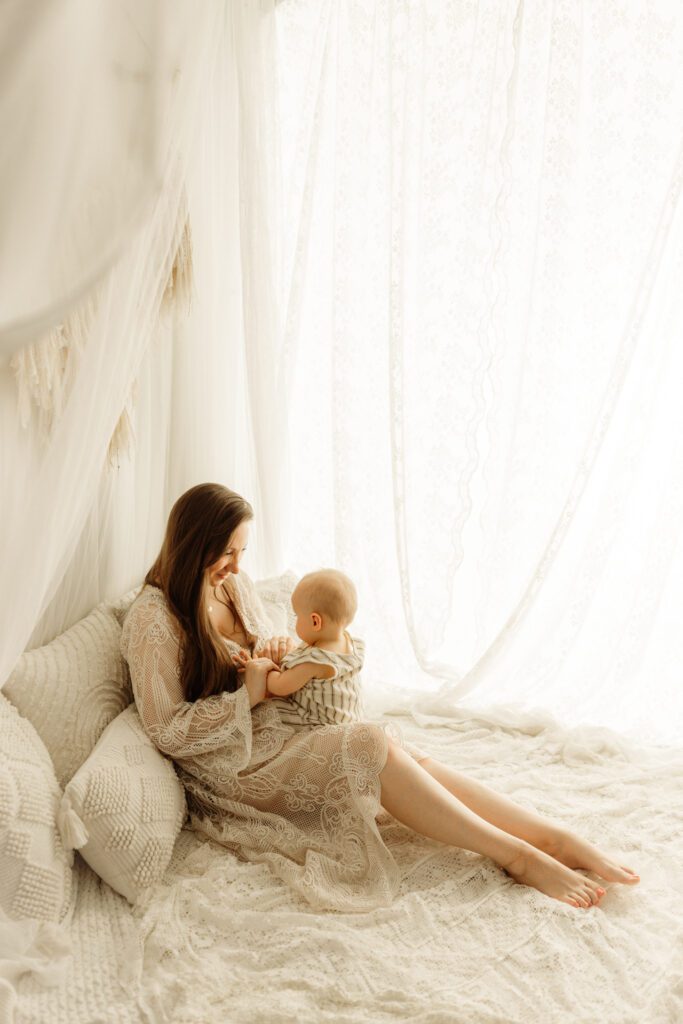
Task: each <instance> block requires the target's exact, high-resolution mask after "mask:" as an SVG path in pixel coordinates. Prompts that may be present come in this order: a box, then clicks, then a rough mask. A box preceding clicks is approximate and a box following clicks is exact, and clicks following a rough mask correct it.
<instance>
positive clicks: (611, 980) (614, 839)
mask: <svg viewBox="0 0 683 1024" xmlns="http://www.w3.org/2000/svg"><path fill="white" fill-rule="evenodd" d="M391 720H392V721H395V722H397V723H398V724H400V726H401V728H402V730H403V732H404V735H405V737H406V738H407V739H408V740H411V741H412V742H414V743H416V744H417V745H418V746H420V747H422V748H423V749H425V750H428V751H429V752H430V753H432V754H433V755H434V756H435V757H438V758H440V759H441V760H443V761H444V762H447V763H450V764H452V765H454V766H455V767H457V768H459V769H462V770H464V771H466V772H469V773H470V774H471V775H472V776H473V777H476V778H478V779H480V780H482V781H484V782H486V783H488V784H490V785H491V786H492V787H493V788H495V789H498V790H499V791H502V792H505V793H508V794H509V795H511V796H513V797H514V798H515V799H516V800H517V801H518V802H520V803H523V804H525V805H527V806H529V807H534V808H535V809H537V810H538V811H540V812H542V813H546V814H548V815H551V816H553V817H554V818H556V819H557V820H559V821H562V822H564V823H566V824H568V825H570V826H571V827H573V828H575V829H577V830H578V831H580V832H581V833H582V834H583V835H585V836H586V837H587V838H589V839H591V840H592V841H593V842H596V843H597V844H598V845H601V846H603V847H604V848H606V849H607V850H613V851H617V850H618V851H621V852H622V853H623V861H624V863H626V864H629V865H630V866H632V867H634V868H635V870H637V871H639V873H640V875H641V879H642V881H641V883H640V885H639V886H638V887H636V888H630V889H627V888H626V887H624V886H616V885H613V886H609V885H608V886H607V888H608V893H607V895H606V896H605V898H604V900H603V902H602V905H601V906H600V907H599V908H594V909H592V910H590V911H582V910H575V909H573V908H571V907H568V906H565V905H563V904H561V903H559V902H556V901H553V900H550V899H548V898H546V897H544V896H542V895H540V894H539V893H537V892H535V891H533V890H531V889H528V888H526V887H522V886H517V885H515V883H514V882H512V880H511V879H509V878H508V877H507V876H505V875H504V874H503V873H502V872H501V871H500V870H498V869H497V868H496V867H495V865H494V864H493V863H492V862H491V861H489V860H485V859H483V858H481V857H478V856H476V855H474V854H470V853H468V852H464V851H458V850H452V849H449V848H448V847H445V846H442V845H440V844H438V843H432V842H429V841H426V840H423V839H419V838H417V837H414V836H413V835H412V834H411V833H410V832H409V831H408V830H406V829H404V828H403V827H402V826H400V825H399V824H398V823H396V822H395V821H393V819H390V818H389V817H388V816H387V817H386V819H385V820H384V824H382V825H381V827H382V829H383V832H384V835H385V836H386V838H387V841H388V842H390V843H391V845H392V852H393V853H394V856H395V857H396V859H397V861H398V863H399V864H400V866H401V869H402V875H403V883H402V888H401V892H400V895H399V897H398V898H397V899H396V901H395V903H394V904H393V905H392V906H391V907H387V908H383V909H381V910H376V911H373V912H370V913H366V914H339V913H333V912H327V913H320V912H315V911H313V910H311V909H310V908H309V907H308V906H307V905H306V904H305V903H304V902H303V901H302V900H300V899H299V898H298V897H297V896H295V895H293V894H292V893H290V891H289V890H288V889H287V888H286V886H285V885H284V884H283V883H282V882H280V881H279V880H278V879H276V878H274V877H272V876H271V875H270V873H269V872H268V869H267V868H266V867H265V866H263V865H251V864H245V863H241V862H238V861H237V860H236V859H235V858H234V857H233V856H232V855H231V854H229V853H227V851H225V850H224V849H222V848H221V847H219V846H217V845H216V844H214V843H212V842H210V841H203V840H202V839H201V838H200V837H199V836H197V835H195V834H194V833H192V832H190V831H187V830H183V832H182V833H181V835H180V837H179V840H178V842H177V845H176V849H175V852H174V856H173V860H172V862H171V865H170V867H169V870H168V872H167V875H166V878H165V880H164V883H163V884H162V885H160V886H159V887H158V888H157V889H156V890H155V892H154V893H153V894H152V896H151V897H150V898H149V899H148V900H147V901H146V904H145V905H143V906H139V907H137V908H135V909H134V910H133V909H131V908H130V907H129V905H128V904H127V903H126V901H125V900H124V899H123V898H122V897H120V896H118V895H117V894H115V893H114V892H113V891H112V890H111V889H110V888H109V887H108V886H106V885H105V884H104V883H101V882H100V881H99V879H98V878H97V877H96V876H95V875H94V874H93V873H92V872H91V871H90V869H89V868H88V867H87V866H86V865H85V864H84V863H83V862H82V861H81V860H80V858H77V859H76V868H75V876H76V892H77V898H76V901H75V907H74V912H73V916H72V918H71V921H70V922H69V925H68V933H69V938H70V941H71V948H72V955H71V957H70V959H69V961H68V972H67V974H66V977H64V978H63V979H62V980H61V982H60V983H59V984H58V985H57V986H51V987H42V986H41V985H40V984H39V983H38V981H37V980H36V979H35V978H34V977H33V976H31V975H27V976H26V977H25V978H24V979H23V980H22V982H21V983H20V986H19V993H20V1000H19V1004H18V1006H17V1009H16V1014H15V1021H16V1022H17V1024H38V1022H46V1024H86V1022H87V1024H100V1022H101V1024H104V1022H107V1024H109V1022H111V1024H114V1022H116V1024H126V1022H136V1024H137V1022H138V1021H153V1022H155V1024H156V1022H161V1021H169V1022H173V1024H186V1022H187V1024H190V1022H191V1024H209V1022H214V1021H216V1022H229V1024H256V1022H263V1024H279V1022H307V1021H311V1022H316V1024H317V1022H330V1024H332V1022H334V1024H346V1022H348V1024H366V1022H367V1024H382V1022H385V1021H411V1022H416V1024H446V1022H453V1024H455V1022H458V1024H460V1022H463V1024H465V1022H467V1024H470V1022H471V1024H494V1022H495V1024H503V1022H505V1024H516V1022H520V1024H522V1022H523V1024H535V1022H538V1024H554V1022H570V1021H571V1022H572V1024H578V1022H586V1024H587V1022H595V1024H628V1022H631V1021H632V1022H634V1024H635V1022H638V1024H650V1022H652V1024H674V1022H680V1021H681V1020H683V912H682V911H681V906H683V750H678V749H675V750H674V749H666V748H655V747H648V748H645V747H637V746H635V745H633V744H631V743H630V742H629V741H626V740H623V739H621V738H619V737H618V736H616V735H615V734H613V733H610V732H608V731H606V730H599V729H574V730H570V731H567V730H562V729H561V728H559V727H558V726H557V725H556V724H555V723H553V722H552V720H551V719H549V718H545V717H543V716H529V715H525V716H522V715H515V714H511V713H508V712H505V713H498V712H496V711H491V712H487V713H485V714H479V713H477V712H474V711H467V710H465V709H460V710H458V711H457V712H454V713H452V714H450V715H449V717H437V716H435V715H414V716H408V715H400V716H392V719H391Z"/></svg>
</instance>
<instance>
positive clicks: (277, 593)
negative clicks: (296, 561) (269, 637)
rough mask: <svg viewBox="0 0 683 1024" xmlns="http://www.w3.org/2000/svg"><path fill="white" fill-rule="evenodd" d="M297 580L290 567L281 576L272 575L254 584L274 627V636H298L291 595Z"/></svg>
mask: <svg viewBox="0 0 683 1024" xmlns="http://www.w3.org/2000/svg"><path fill="white" fill-rule="evenodd" d="M297 582H298V580H297V577H296V576H295V574H294V573H293V572H292V571H291V569H290V570H288V571H287V572H285V573H283V574H282V575H281V576H270V577H268V579H266V580H257V581H256V583H255V584H254V586H255V587H256V593H257V594H258V596H259V597H260V598H261V602H262V603H263V607H264V608H265V610H266V614H267V615H268V618H269V620H270V623H271V625H272V627H273V635H274V636H282V635H285V634H289V635H290V636H296V633H295V628H294V627H295V624H296V615H295V614H294V609H293V608H292V601H291V597H292V591H293V590H294V587H295V586H296V584H297Z"/></svg>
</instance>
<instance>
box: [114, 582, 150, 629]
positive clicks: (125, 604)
mask: <svg viewBox="0 0 683 1024" xmlns="http://www.w3.org/2000/svg"><path fill="white" fill-rule="evenodd" d="M141 590H142V586H139V587H133V589H132V590H129V591H128V593H127V594H124V595H123V597H120V598H119V599H118V601H114V602H113V603H112V604H110V605H109V607H110V608H111V610H112V612H113V613H114V616H115V617H116V621H117V622H118V624H119V626H123V620H124V619H125V617H126V615H127V614H128V609H129V608H130V606H131V605H132V603H133V601H134V600H135V598H136V597H137V596H138V594H139V593H140V591H141Z"/></svg>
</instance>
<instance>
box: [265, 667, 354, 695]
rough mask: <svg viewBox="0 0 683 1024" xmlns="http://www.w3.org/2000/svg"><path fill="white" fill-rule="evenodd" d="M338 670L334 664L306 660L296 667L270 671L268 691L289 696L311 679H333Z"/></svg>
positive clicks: (267, 684)
mask: <svg viewBox="0 0 683 1024" xmlns="http://www.w3.org/2000/svg"><path fill="white" fill-rule="evenodd" d="M336 674H337V672H336V670H335V668H334V666H333V665H321V664H319V663H316V662H310V661H306V662H303V663H302V664H301V665H295V666H294V668H285V669H282V670H281V671H275V669H273V671H272V672H269V673H268V679H267V681H266V686H267V688H268V692H269V693H272V694H273V695H274V696H276V697H288V696H289V694H290V693H296V691H297V690H300V689H301V687H302V686H305V685H306V683H310V681H311V679H332V677H333V676H336Z"/></svg>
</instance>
